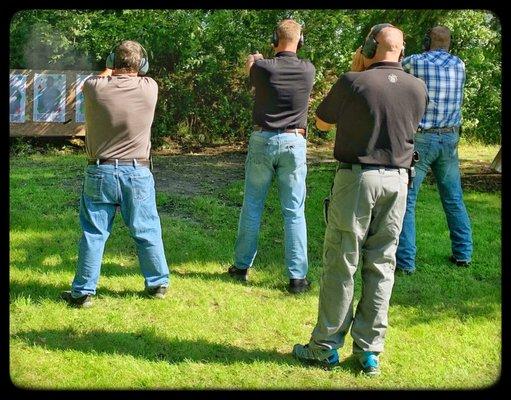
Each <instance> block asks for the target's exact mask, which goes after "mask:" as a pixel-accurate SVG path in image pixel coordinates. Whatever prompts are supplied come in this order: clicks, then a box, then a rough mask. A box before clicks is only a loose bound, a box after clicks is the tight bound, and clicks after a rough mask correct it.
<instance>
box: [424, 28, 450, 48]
mask: <svg viewBox="0 0 511 400" xmlns="http://www.w3.org/2000/svg"><path fill="white" fill-rule="evenodd" d="M450 46H451V31H450V30H449V28H447V27H445V26H441V25H439V26H435V27H434V28H431V29H430V30H429V31H428V33H426V36H425V38H424V50H425V51H428V50H436V49H444V50H447V51H449V48H450Z"/></svg>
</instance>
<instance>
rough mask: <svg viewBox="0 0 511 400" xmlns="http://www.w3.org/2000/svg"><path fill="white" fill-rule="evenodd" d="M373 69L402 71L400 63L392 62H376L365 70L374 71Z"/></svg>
mask: <svg viewBox="0 0 511 400" xmlns="http://www.w3.org/2000/svg"><path fill="white" fill-rule="evenodd" d="M374 68H395V69H401V70H402V69H403V67H402V66H401V63H400V62H394V61H380V62H376V63H374V64H371V65H370V66H369V67H367V70H370V69H374ZM367 70H366V71H367Z"/></svg>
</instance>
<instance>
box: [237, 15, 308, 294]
mask: <svg viewBox="0 0 511 400" xmlns="http://www.w3.org/2000/svg"><path fill="white" fill-rule="evenodd" d="M272 42H273V46H274V50H275V57H274V58H271V59H263V58H262V55H261V54H259V53H257V54H253V55H250V56H249V57H248V59H247V65H246V68H247V73H248V74H249V76H250V83H251V85H252V86H253V87H255V102H254V108H253V122H254V125H255V126H254V131H253V132H252V135H251V137H250V143H249V147H248V155H247V161H246V164H245V194H244V199H243V206H242V209H241V214H240V218H239V224H238V235H237V238H236V244H235V250H234V265H232V266H231V267H230V268H229V271H228V272H229V274H230V275H231V276H232V277H234V278H237V279H240V280H243V281H246V280H247V279H248V268H249V267H251V266H252V263H253V262H254V258H255V256H256V253H257V238H258V235H259V226H260V222H261V215H262V212H263V208H264V202H265V199H266V195H267V194H268V190H269V188H270V185H271V182H272V179H273V177H274V176H275V177H276V181H277V184H278V188H279V197H280V203H281V209H282V215H283V217H284V236H285V240H284V247H285V263H286V268H287V274H288V277H289V286H288V290H289V291H290V292H291V293H300V292H303V291H306V290H308V289H309V288H310V283H309V281H308V280H307V278H306V275H307V271H308V260H307V228H306V224H305V215H304V206H305V177H306V175H307V164H306V143H307V142H306V139H305V136H306V135H305V133H306V128H307V110H308V106H309V96H310V92H311V90H312V85H313V82H314V74H315V68H314V66H313V65H312V63H311V62H310V61H307V60H302V59H299V58H298V57H297V56H296V51H297V48H298V47H299V46H300V45H301V43H302V42H303V36H302V35H301V27H300V25H299V24H298V23H297V22H295V21H293V20H290V19H287V20H283V21H281V22H280V23H279V25H278V27H277V29H276V30H275V32H274V35H273V40H272Z"/></svg>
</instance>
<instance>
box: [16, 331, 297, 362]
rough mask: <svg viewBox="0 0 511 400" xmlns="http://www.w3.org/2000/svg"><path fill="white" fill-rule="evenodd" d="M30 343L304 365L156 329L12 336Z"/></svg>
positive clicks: (177, 358)
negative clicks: (163, 334) (172, 336)
mask: <svg viewBox="0 0 511 400" xmlns="http://www.w3.org/2000/svg"><path fill="white" fill-rule="evenodd" d="M12 338H13V339H20V340H23V341H24V342H26V343H27V344H28V345H32V346H40V347H43V348H46V349H48V350H61V351H66V350H74V351H80V352H83V353H91V354H94V355H97V354H98V353H99V354H116V355H119V354H120V355H128V356H133V357H136V358H141V359H145V360H149V361H154V362H158V361H164V362H167V363H169V364H178V363H182V362H190V361H191V362H208V363H219V364H233V363H239V362H241V363H254V362H272V363H278V364H287V365H301V364H300V363H299V362H298V361H297V360H295V359H294V358H293V357H292V355H291V353H289V354H279V353H277V352H275V351H269V350H259V349H244V348H241V347H237V346H233V345H230V344H223V343H213V342H208V341H206V340H203V339H198V340H182V339H164V338H161V337H158V336H157V335H156V334H155V332H154V331H152V330H149V329H146V330H141V331H138V332H107V331H104V330H94V331H91V332H87V333H80V332H75V331H74V330H73V329H66V330H51V329H49V330H43V331H36V330H34V331H28V332H21V333H18V334H16V335H13V336H12Z"/></svg>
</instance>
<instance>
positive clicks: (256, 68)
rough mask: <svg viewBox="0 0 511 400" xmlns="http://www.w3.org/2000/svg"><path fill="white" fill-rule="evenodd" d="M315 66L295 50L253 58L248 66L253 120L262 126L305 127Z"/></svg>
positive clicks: (275, 127) (280, 127)
mask: <svg viewBox="0 0 511 400" xmlns="http://www.w3.org/2000/svg"><path fill="white" fill-rule="evenodd" d="M315 73H316V68H314V65H312V63H311V62H310V61H308V60H302V59H299V58H298V57H297V56H296V53H293V52H291V51H282V52H280V53H277V54H276V55H275V58H269V59H261V60H257V61H256V62H255V63H254V64H253V65H252V68H251V69H250V83H251V85H252V86H254V87H255V102H254V109H253V113H252V117H253V121H254V124H256V125H260V126H262V127H263V128H266V129H286V128H306V127H307V110H308V108H309V96H310V92H311V90H312V85H313V84H314V75H315Z"/></svg>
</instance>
